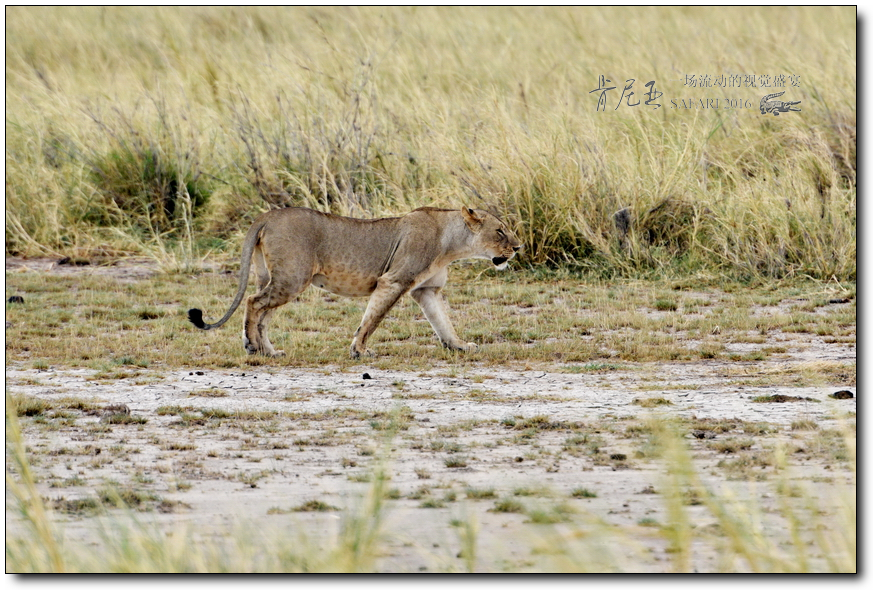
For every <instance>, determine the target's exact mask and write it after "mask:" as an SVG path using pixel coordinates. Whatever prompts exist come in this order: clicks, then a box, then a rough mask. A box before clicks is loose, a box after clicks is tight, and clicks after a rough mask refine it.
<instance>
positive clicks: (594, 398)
mask: <svg viewBox="0 0 873 590" xmlns="http://www.w3.org/2000/svg"><path fill="white" fill-rule="evenodd" d="M7 266H8V265H7ZM33 270H39V269H33ZM43 270H44V269H43ZM92 271H93V269H92ZM130 272H131V273H134V274H136V273H137V272H139V271H130ZM137 276H141V275H136V276H133V277H132V278H133V279H134V280H135V278H137ZM807 336H809V335H807ZM810 359H819V360H832V361H833V360H835V361H843V362H852V361H854V359H855V348H854V346H853V345H845V344H838V345H835V344H830V345H827V344H824V343H822V342H819V341H814V342H807V346H805V347H804V348H803V349H802V350H800V349H798V350H797V351H796V352H795V353H792V354H789V355H788V358H783V359H779V360H776V361H769V360H768V361H762V362H755V363H733V362H725V361H718V360H713V361H700V362H694V363H675V364H668V363H657V364H634V363H623V365H622V366H623V368H621V369H619V370H611V371H606V372H602V373H578V374H574V373H569V372H562V371H565V370H567V367H561V366H550V367H548V370H508V369H497V368H494V367H481V368H466V369H461V370H456V369H455V368H453V367H451V366H445V367H441V368H438V369H435V370H432V371H429V372H425V373H421V372H404V371H382V370H376V369H374V368H373V367H372V366H368V365H366V364H362V365H359V366H355V367H351V368H347V369H344V370H342V371H340V370H338V369H336V368H332V367H323V368H319V369H318V370H298V369H277V368H266V369H265V368H253V369H251V370H246V371H245V372H241V371H239V370H214V369H204V370H196V369H192V370H184V371H161V370H156V369H152V368H149V369H138V370H136V371H132V374H131V375H130V376H128V377H127V378H125V379H116V380H112V381H100V380H96V381H95V380H92V379H91V378H92V377H93V375H94V373H95V372H94V371H91V370H86V369H81V370H73V369H63V368H57V369H55V368H51V369H48V370H34V369H30V368H24V367H23V366H16V365H15V364H12V365H10V364H7V366H6V384H7V387H8V388H9V389H10V390H11V391H12V392H13V393H15V394H17V395H21V394H26V395H29V396H34V397H38V398H42V399H45V400H47V401H54V402H56V403H61V402H59V400H64V399H68V398H70V397H77V398H82V399H85V400H91V401H92V402H93V403H94V404H95V405H96V406H97V407H105V406H110V405H120V404H123V405H126V406H127V408H129V410H130V413H131V415H132V416H134V417H142V418H145V419H146V420H147V421H146V422H145V423H144V424H111V425H110V424H107V423H106V422H105V415H104V416H102V415H101V412H100V411H97V412H92V413H88V412H72V414H73V416H72V417H73V418H74V420H72V421H70V422H68V423H67V424H57V423H56V421H51V420H50V421H49V422H50V423H52V425H51V427H47V426H46V425H45V424H38V423H32V422H31V423H30V425H29V426H27V427H26V429H25V439H26V443H27V445H28V447H29V448H30V449H31V451H32V452H33V457H34V460H33V462H34V469H35V472H36V473H37V475H38V477H39V478H40V483H39V489H40V493H41V494H43V495H44V497H46V498H49V499H52V500H55V499H58V498H63V499H66V500H70V499H75V498H81V497H86V496H89V495H90V496H93V495H94V494H95V490H97V489H99V488H100V487H101V486H105V482H107V481H113V482H117V484H119V485H121V486H126V485H133V486H135V487H137V488H138V489H147V490H153V491H154V492H156V493H157V494H159V495H160V497H161V498H163V499H164V500H165V501H168V505H167V506H166V507H165V510H162V509H152V510H151V511H149V512H146V513H142V514H141V515H140V516H139V518H140V519H141V520H143V521H146V522H155V523H157V524H158V525H160V526H161V527H164V529H166V530H169V529H170V528H172V527H175V526H180V525H190V526H192V527H193V528H194V529H195V530H197V531H198V532H199V534H202V535H207V536H208V535H223V534H226V533H227V531H228V530H232V529H234V527H242V528H244V529H245V530H247V531H249V532H248V533H247V534H253V535H272V534H279V531H281V532H282V534H283V535H285V536H286V537H288V536H289V531H290V533H291V534H290V536H291V537H292V538H295V537H296V536H297V535H302V536H303V537H304V538H305V539H306V541H305V542H306V543H308V544H310V545H311V546H314V547H318V546H330V544H331V543H332V542H333V540H334V538H335V535H336V534H337V533H338V531H339V529H340V526H341V523H342V521H343V515H344V514H345V513H347V511H350V510H354V509H355V507H356V506H357V505H358V504H359V502H360V500H361V497H362V496H363V494H364V493H365V492H366V490H367V489H368V487H369V486H370V484H369V483H368V482H367V481H366V478H367V477H368V474H370V473H371V472H372V469H373V467H374V466H375V464H376V463H375V462H376V461H378V458H379V457H380V456H385V457H386V458H387V462H386V470H387V473H388V475H389V476H390V481H389V482H388V484H387V487H388V488H389V489H393V490H395V492H394V496H395V498H394V499H391V500H388V501H387V502H386V512H385V517H386V518H385V522H384V525H383V527H382V530H383V531H384V533H385V539H384V542H383V544H382V546H383V548H384V550H383V553H382V555H381V557H380V559H379V569H380V571H412V572H415V571H443V570H447V569H463V568H464V561H463V560H462V559H461V558H460V557H459V552H460V551H461V541H460V535H459V530H460V529H459V527H457V526H452V524H453V521H459V520H460V521H464V520H466V521H470V522H474V523H475V524H476V527H477V530H478V541H477V548H478V551H477V560H476V563H477V568H479V569H481V570H488V571H495V570H496V571H500V570H503V569H512V570H516V571H517V570H525V569H527V568H536V567H542V566H541V565H540V562H539V561H538V560H539V557H538V556H537V555H538V553H537V551H535V550H534V549H535V548H536V546H537V545H545V546H549V547H551V548H552V549H554V547H555V544H556V542H557V541H556V540H555V538H556V537H555V535H558V536H563V537H562V538H564V539H565V540H566V539H571V538H573V537H574V534H575V533H578V532H579V531H580V530H593V529H592V528H591V527H593V526H594V525H591V524H590V523H589V524H585V523H586V522H589V520H591V519H594V520H598V521H602V522H605V523H610V524H616V525H622V527H625V529H624V530H625V531H626V532H627V531H630V532H631V537H632V540H631V539H628V545H627V546H624V545H621V544H619V545H614V546H612V547H607V548H605V549H607V550H611V551H612V553H611V557H606V558H603V559H604V560H603V564H604V566H605V567H609V568H611V567H619V568H621V569H624V570H625V571H627V570H628V569H630V571H663V570H664V569H665V568H667V565H666V564H667V563H668V559H669V556H668V555H667V553H666V550H667V547H666V545H665V543H664V541H663V540H661V539H659V538H657V536H656V535H655V534H653V532H652V531H653V529H652V527H650V526H645V525H646V523H651V522H657V523H664V522H666V521H667V518H668V517H667V514H666V509H665V503H664V498H663V494H662V492H663V490H664V486H666V485H667V480H666V479H665V477H666V475H665V470H664V467H663V465H662V464H661V463H660V462H659V461H658V460H656V459H652V458H650V457H648V456H646V453H645V437H642V438H641V437H632V436H630V435H629V434H628V425H631V424H635V425H639V424H642V423H644V422H643V421H644V419H645V418H646V417H648V416H650V415H655V416H660V417H669V416H683V417H689V418H690V417H696V418H698V419H726V420H741V421H745V422H746V423H749V422H753V423H767V424H769V425H771V426H772V428H773V429H774V430H776V431H777V433H776V434H771V435H768V436H766V437H762V438H758V437H756V436H748V435H745V434H744V433H743V431H742V427H741V426H738V427H737V429H735V430H734V431H732V432H725V433H719V434H717V435H716V439H715V440H725V439H730V438H745V439H752V441H753V446H752V451H755V450H759V451H760V450H764V449H768V448H772V447H773V446H775V445H776V444H777V443H780V442H781V443H785V444H786V445H791V443H792V441H794V440H795V433H794V432H792V430H791V428H790V425H791V424H792V422H795V421H800V420H811V421H814V422H816V423H818V424H821V425H822V427H828V428H837V427H838V426H839V420H838V417H839V416H844V415H845V414H846V413H847V412H850V411H851V412H854V410H855V399H850V400H836V399H833V398H831V397H829V394H831V393H833V392H834V391H835V390H836V389H844V388H843V387H839V386H828V387H774V386H767V387H751V386H743V385H736V384H733V383H734V381H735V380H736V379H737V378H738V377H740V376H742V377H745V378H747V379H748V378H750V377H754V376H755V375H767V374H770V373H771V372H772V371H773V370H775V369H778V368H779V367H780V366H784V365H785V363H791V362H807V361H809V360H810ZM649 380H651V382H652V383H656V384H657V385H656V388H655V389H652V390H648V389H646V388H641V385H642V384H644V383H647V382H650V381H649ZM848 389H850V390H851V391H853V392H854V391H855V388H854V387H850V388H848ZM774 394H784V395H787V396H796V397H802V398H811V399H812V400H816V401H795V402H788V403H756V402H753V401H752V399H753V398H754V397H756V396H761V395H774ZM655 397H660V398H664V399H665V400H668V401H669V402H671V404H670V405H662V406H656V407H652V408H646V407H641V406H640V405H638V403H634V400H639V399H645V398H655ZM168 406H181V407H185V408H190V409H188V410H187V412H188V414H189V415H198V416H199V414H198V410H200V409H218V410H222V411H224V412H227V413H229V414H230V416H225V417H224V418H222V419H209V418H204V419H198V420H192V421H189V422H186V423H184V424H183V423H182V422H181V421H180V417H179V416H178V415H172V414H164V415H160V414H159V413H158V409H159V408H165V407H168ZM400 408H403V409H402V410H400ZM398 410H399V411H400V412H401V418H402V419H401V420H400V423H401V424H402V426H401V429H400V430H398V431H397V433H396V435H395V436H394V437H393V438H392V439H390V440H388V442H387V443H386V438H385V429H384V427H385V426H386V425H387V424H388V422H389V419H390V414H391V412H392V411H398ZM251 412H265V413H264V414H257V415H254V416H255V417H252V416H253V415H252V414H251ZM235 416H236V417H235ZM240 416H242V417H243V418H241V417H240ZM246 416H247V418H245V417H246ZM535 416H545V417H546V418H547V419H546V420H545V424H548V426H543V427H541V428H539V429H538V430H537V431H535V432H532V431H530V430H526V429H523V428H521V427H516V426H513V424H515V425H519V424H520V423H521V422H522V420H523V418H528V419H529V418H531V417H535ZM101 420H104V421H103V422H101ZM582 436H587V437H589V439H588V440H599V441H600V442H599V444H598V445H597V446H598V451H597V453H594V454H592V453H591V452H588V451H587V450H585V449H590V447H586V446H585V444H584V443H582V442H580V438H579V437H582ZM685 436H686V437H687V438H688V439H689V440H690V441H691V442H692V446H693V448H694V449H695V457H696V465H697V467H698V470H699V472H700V473H701V474H702V477H703V479H704V481H706V482H707V483H708V484H710V485H711V486H712V487H713V489H716V490H720V491H724V490H727V489H728V488H730V489H732V490H734V491H735V492H736V494H737V495H738V497H744V496H746V497H752V498H753V499H756V500H757V501H759V503H760V505H761V506H763V507H764V508H765V509H766V508H767V507H768V506H770V505H772V503H773V502H775V500H774V499H773V498H772V494H771V493H770V491H769V490H768V488H767V487H766V486H763V485H758V486H755V485H754V484H750V483H749V482H746V481H729V480H728V478H727V477H726V476H725V474H724V473H723V472H721V471H719V470H718V469H716V467H715V466H716V464H717V463H718V462H719V461H720V460H723V459H724V458H725V455H723V454H720V453H718V452H717V451H715V450H712V449H709V448H708V447H707V445H708V444H710V443H711V440H697V439H696V438H694V436H693V435H692V433H686V434H685ZM574 437H576V438H575V439H574ZM386 445H387V446H386ZM574 445H575V446H574ZM7 464H8V457H7ZM846 467H847V466H846V465H845V464H833V465H831V464H830V463H828V462H827V461H826V460H824V459H821V458H816V457H815V456H812V457H811V458H808V459H803V457H802V456H800V457H798V458H796V459H795V458H792V469H793V474H794V475H795V476H796V477H797V478H798V480H803V481H804V482H805V483H807V484H809V485H810V486H811V487H812V489H813V490H815V489H816V486H822V485H832V484H833V482H834V481H836V482H849V481H853V477H852V476H851V473H850V472H849V471H848V470H847V468H846ZM71 478H73V479H74V480H77V481H78V483H77V484H76V485H69V486H67V485H65V484H64V482H69V481H70V480H71ZM816 482H819V483H816ZM820 482H825V483H820ZM422 488H425V490H422ZM467 488H476V489H479V490H482V489H488V488H493V489H494V492H495V497H487V498H481V499H474V498H467V497H466V492H465V491H466V489H467ZM519 488H527V489H528V490H532V491H533V492H534V494H533V495H529V496H524V495H514V493H515V492H517V491H518V490H519ZM579 488H586V489H588V490H591V491H593V492H595V493H596V497H593V498H573V497H571V492H572V491H573V490H576V489H579ZM417 491H418V492H420V493H419V494H416V492H417ZM652 492H654V493H652ZM827 493H828V492H827V489H823V490H821V494H822V495H826V494H827ZM410 496H411V497H410ZM498 498H500V499H503V498H514V499H516V500H518V501H520V502H521V503H522V504H523V505H524V506H525V507H526V508H527V509H528V510H527V512H528V514H525V513H505V512H496V511H493V509H494V507H495V504H496V501H497V499H498ZM428 499H431V500H433V501H434V502H432V503H434V504H437V506H436V507H424V506H423V504H424V503H426V501H427V500H428ZM311 500H319V501H322V502H324V503H326V504H329V505H331V506H334V507H337V508H339V509H340V510H338V511H328V512H294V511H292V509H293V508H295V507H298V506H300V505H302V504H304V503H305V502H308V501H311ZM440 503H441V505H440ZM556 504H562V505H564V506H566V507H569V509H570V510H572V511H573V516H572V520H571V522H568V523H561V524H558V525H555V526H551V525H542V524H534V523H531V522H529V521H530V516H529V513H530V508H532V507H535V506H541V507H543V508H544V509H548V508H549V507H550V506H554V505H556ZM688 510H689V512H690V514H692V516H693V518H695V519H696V520H694V524H695V527H697V528H699V529H700V530H705V529H706V527H707V526H710V525H711V524H712V522H713V519H712V517H711V516H710V515H708V513H707V512H706V510H705V508H704V507H703V506H689V507H688ZM54 518H55V519H56V520H57V521H58V522H59V523H63V524H64V525H65V533H64V534H65V538H66V540H67V542H84V543H97V542H98V540H97V539H98V535H97V531H99V529H100V527H101V526H102V525H101V524H100V523H101V520H100V519H99V518H96V517H93V516H87V515H86V516H83V515H76V514H64V513H61V512H56V513H55V517H54ZM455 524H456V523H455ZM6 525H7V535H8V534H9V531H14V530H18V529H17V527H18V526H19V521H18V516H17V513H16V512H15V511H14V510H11V509H10V498H9V496H8V492H7V511H6ZM586 527H588V528H586ZM774 533H775V532H774ZM628 551H632V552H634V554H635V557H634V559H632V560H631V561H625V560H626V553H627V552H628ZM717 558H718V556H717V555H715V554H714V553H713V552H712V551H710V550H706V549H701V550H700V551H699V552H698V553H696V555H695V562H694V566H695V568H697V569H698V570H699V571H712V570H714V569H715V568H716V567H717V565H718V562H717Z"/></svg>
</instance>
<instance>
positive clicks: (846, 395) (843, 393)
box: [831, 389, 855, 399]
mask: <svg viewBox="0 0 873 590" xmlns="http://www.w3.org/2000/svg"><path fill="white" fill-rule="evenodd" d="M831 397H832V398H834V399H852V398H853V397H855V394H854V393H852V392H851V391H849V390H848V389H841V390H840V391H835V392H834V393H832V394H831Z"/></svg>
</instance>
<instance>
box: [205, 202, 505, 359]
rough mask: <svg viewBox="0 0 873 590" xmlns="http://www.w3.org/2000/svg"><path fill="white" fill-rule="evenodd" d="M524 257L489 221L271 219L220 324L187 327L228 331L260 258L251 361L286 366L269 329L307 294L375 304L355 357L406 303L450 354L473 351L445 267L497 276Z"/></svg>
mask: <svg viewBox="0 0 873 590" xmlns="http://www.w3.org/2000/svg"><path fill="white" fill-rule="evenodd" d="M520 249H521V243H520V242H519V241H518V239H517V238H516V237H515V236H513V235H512V232H510V230H509V228H507V227H506V225H505V224H504V223H503V222H502V221H500V220H499V219H497V218H496V217H495V216H493V215H491V214H490V213H487V212H485V211H480V210H474V209H469V208H464V209H461V210H460V211H455V210H450V209H434V208H431V207H422V208H420V209H415V210H414V211H412V212H410V213H408V214H406V215H404V216H403V217H390V218H385V219H352V218H350V217H340V216H338V215H331V214H328V213H321V212H319V211H314V210H312V209H305V208H302V207H290V208H287V209H276V210H273V211H268V212H267V213H264V214H263V215H261V216H260V217H258V218H257V219H256V220H255V223H254V225H252V227H251V229H250V230H249V231H248V233H247V234H246V238H245V242H244V243H243V250H242V264H241V267H240V281H239V289H238V290H237V292H236V297H235V298H234V300H233V303H232V304H231V305H230V309H229V310H228V311H227V313H226V314H224V317H223V318H221V319H220V320H218V321H217V322H216V323H214V324H207V323H205V322H204V321H203V312H202V311H201V310H199V309H191V310H188V319H189V320H191V323H193V324H194V325H195V326H197V327H198V328H200V329H201V330H211V329H213V328H218V327H219V326H221V325H223V324H224V323H225V322H226V321H227V320H228V319H230V316H232V315H233V312H234V311H236V308H237V307H239V304H240V302H241V301H242V298H243V295H244V294H245V291H246V285H247V284H248V278H249V268H250V265H251V260H252V258H254V262H255V274H256V276H257V280H258V289H259V290H258V292H257V293H255V294H254V295H252V296H250V297H249V298H248V300H247V303H246V317H245V327H244V328H243V345H244V346H245V349H246V352H248V353H249V354H256V353H261V354H265V355H268V356H280V355H283V354H284V352H282V351H278V350H275V349H274V348H273V345H272V344H270V339H269V338H268V337H267V324H268V322H269V321H270V317H271V316H272V315H273V312H274V311H275V310H276V308H277V307H279V306H281V305H284V304H286V303H288V301H290V300H291V298H293V297H295V296H296V295H297V294H299V293H300V292H301V291H303V290H304V289H306V288H307V287H308V286H309V285H315V286H316V287H318V288H320V289H324V290H326V291H330V292H331V293H336V294H338V295H344V296H347V297H366V296H369V297H370V301H369V302H368V303H367V310H366V311H365V312H364V317H363V319H362V320H361V325H360V326H359V327H358V329H357V330H356V331H355V336H354V338H353V339H352V347H351V356H352V358H358V357H360V356H361V355H362V354H370V355H372V353H371V352H370V351H369V350H367V348H366V345H367V338H369V337H370V335H371V334H372V333H373V331H374V330H375V329H376V326H378V325H379V322H380V321H382V318H383V317H385V314H386V313H388V310H389V309H391V307H392V306H393V305H394V304H395V303H397V300H398V299H400V297H401V296H402V295H403V294H404V293H409V294H410V295H412V298H413V299H415V301H416V302H417V303H418V304H419V305H420V306H421V309H422V311H424V315H425V317H426V318H427V320H428V321H429V322H430V325H431V326H433V329H434V331H435V332H436V334H437V336H438V337H439V339H440V342H442V344H443V346H445V347H446V348H450V349H454V350H471V349H475V348H476V345H475V344H474V343H472V342H467V343H465V342H463V341H462V340H461V339H460V338H458V336H457V334H456V333H455V329H454V328H453V327H452V323H451V321H450V320H449V316H448V313H447V311H448V310H447V307H446V303H445V299H444V298H443V296H442V294H441V293H440V290H441V289H442V288H443V286H444V285H445V284H446V278H447V276H448V271H447V267H448V265H449V264H450V263H451V262H454V261H455V260H460V259H462V258H485V259H488V260H491V262H493V263H494V265H495V266H496V267H497V268H499V269H502V268H505V267H506V264H507V261H508V260H509V259H510V258H512V257H513V256H515V253H516V252H518V251H519V250H520Z"/></svg>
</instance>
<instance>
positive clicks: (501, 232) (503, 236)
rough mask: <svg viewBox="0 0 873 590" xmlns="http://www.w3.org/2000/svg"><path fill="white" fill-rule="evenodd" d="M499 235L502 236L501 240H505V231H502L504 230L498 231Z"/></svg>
mask: <svg viewBox="0 0 873 590" xmlns="http://www.w3.org/2000/svg"><path fill="white" fill-rule="evenodd" d="M497 235H498V236H500V237H501V238H505V237H506V234H505V233H503V230H502V229H498V230H497Z"/></svg>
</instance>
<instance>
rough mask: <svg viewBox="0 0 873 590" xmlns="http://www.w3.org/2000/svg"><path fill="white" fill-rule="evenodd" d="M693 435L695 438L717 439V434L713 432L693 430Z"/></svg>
mask: <svg viewBox="0 0 873 590" xmlns="http://www.w3.org/2000/svg"><path fill="white" fill-rule="evenodd" d="M691 434H692V435H693V436H694V438H715V434H714V433H713V432H712V431H711V430H693V431H692V432H691Z"/></svg>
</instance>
